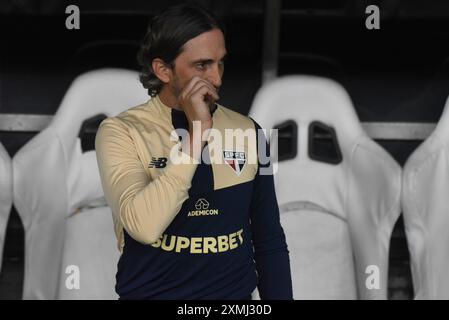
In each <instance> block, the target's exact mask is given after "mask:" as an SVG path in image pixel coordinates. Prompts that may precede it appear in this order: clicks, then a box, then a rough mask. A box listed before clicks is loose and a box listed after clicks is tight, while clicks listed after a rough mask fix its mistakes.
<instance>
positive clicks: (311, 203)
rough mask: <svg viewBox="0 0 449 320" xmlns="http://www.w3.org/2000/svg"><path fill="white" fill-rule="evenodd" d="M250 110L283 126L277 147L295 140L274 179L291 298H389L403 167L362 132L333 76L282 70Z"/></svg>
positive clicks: (265, 122)
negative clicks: (286, 249) (392, 242)
mask: <svg viewBox="0 0 449 320" xmlns="http://www.w3.org/2000/svg"><path fill="white" fill-rule="evenodd" d="M250 116H251V117H252V118H253V119H254V120H255V121H257V122H258V123H259V124H260V125H261V127H262V128H266V129H273V128H276V127H279V126H280V127H281V128H283V129H280V130H279V145H277V142H276V141H274V142H273V143H272V147H274V149H276V146H278V147H279V150H280V151H282V150H281V149H282V148H283V147H282V146H281V143H284V144H285V140H286V137H287V138H288V137H289V139H287V140H288V141H290V143H293V145H291V146H290V148H287V149H286V150H290V151H289V153H290V155H288V154H287V155H285V154H282V153H280V154H279V157H280V159H281V158H284V159H285V160H283V161H280V162H279V163H278V170H277V172H276V173H275V184H276V193H277V197H278V202H279V206H280V210H281V223H282V226H283V228H284V231H285V234H286V237H287V244H288V247H289V252H290V263H291V269H292V281H293V295H294V298H295V299H386V298H387V289H388V288H387V280H388V256H389V245H390V236H391V232H392V229H393V227H394V224H395V222H396V220H397V218H398V217H399V214H400V193H401V168H400V167H399V165H398V164H397V163H396V161H395V160H394V159H393V158H392V157H391V156H390V155H389V154H388V153H387V152H386V151H385V150H384V149H382V148H381V147H380V146H379V145H378V144H377V143H375V142H374V141H373V140H372V139H370V138H369V137H368V136H367V134H366V133H365V132H364V130H363V128H362V126H361V124H360V122H359V119H358V118H357V115H356V113H355V110H354V108H353V105H352V102H351V100H350V97H349V96H348V94H347V92H346V91H345V90H344V88H343V87H342V86H340V85H339V84H338V83H336V82H334V81H332V80H330V79H325V78H320V77H315V76H301V75H298V76H286V77H281V78H279V79H277V80H274V81H272V82H270V83H268V84H267V85H265V86H263V87H262V88H261V89H260V91H259V92H258V93H257V95H256V97H255V100H254V102H253V105H252V108H251V111H250ZM289 128H290V129H289ZM321 149H322V150H324V153H323V151H320V150H321ZM282 152H284V151H282ZM272 156H274V154H272Z"/></svg>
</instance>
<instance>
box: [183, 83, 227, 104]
mask: <svg viewBox="0 0 449 320" xmlns="http://www.w3.org/2000/svg"><path fill="white" fill-rule="evenodd" d="M197 94H199V95H201V96H202V97H205V96H206V95H210V96H211V97H212V99H214V100H218V99H219V98H220V97H219V96H218V94H217V92H216V90H213V89H211V88H210V86H208V85H205V84H203V85H202V86H200V87H198V88H196V89H195V90H192V94H191V95H190V96H191V97H193V96H195V95H197Z"/></svg>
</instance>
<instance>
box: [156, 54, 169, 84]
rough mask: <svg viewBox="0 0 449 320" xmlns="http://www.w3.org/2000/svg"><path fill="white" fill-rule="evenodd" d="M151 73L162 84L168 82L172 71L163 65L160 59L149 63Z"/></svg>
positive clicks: (165, 64) (166, 65)
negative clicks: (151, 69)
mask: <svg viewBox="0 0 449 320" xmlns="http://www.w3.org/2000/svg"><path fill="white" fill-rule="evenodd" d="M151 66H152V68H153V72H154V74H155V75H156V77H158V79H159V80H161V81H162V82H163V83H168V82H170V79H171V73H172V70H171V68H170V66H169V65H168V64H167V63H165V62H164V61H163V60H162V59H159V58H155V59H153V61H152V62H151Z"/></svg>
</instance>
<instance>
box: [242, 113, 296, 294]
mask: <svg viewBox="0 0 449 320" xmlns="http://www.w3.org/2000/svg"><path fill="white" fill-rule="evenodd" d="M255 127H256V129H260V126H259V125H258V124H257V123H256V122H255ZM256 134H257V133H256ZM257 137H258V139H261V138H263V139H264V141H259V143H258V145H259V146H260V145H261V143H263V144H265V147H266V149H265V150H266V151H267V159H269V156H270V155H269V147H268V144H267V143H266V141H265V137H264V136H263V135H262V136H261V137H260V136H259V135H257ZM258 153H259V152H258ZM270 164H271V161H270V162H269V163H266V164H264V163H261V162H260V158H259V168H258V172H257V175H256V178H255V181H254V189H253V195H252V199H251V209H250V210H251V212H250V216H251V229H252V240H253V246H254V257H255V261H256V269H257V273H258V278H259V280H258V290H259V295H260V298H261V299H264V300H265V299H282V300H291V299H293V293H292V280H291V273H290V259H289V252H288V248H287V243H286V239H285V234H284V230H283V229H282V226H281V223H280V217H279V206H278V203H277V199H276V193H275V188H274V179H273V172H272V170H271V169H269V168H270Z"/></svg>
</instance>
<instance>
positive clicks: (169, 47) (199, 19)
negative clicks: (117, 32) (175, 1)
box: [137, 4, 224, 97]
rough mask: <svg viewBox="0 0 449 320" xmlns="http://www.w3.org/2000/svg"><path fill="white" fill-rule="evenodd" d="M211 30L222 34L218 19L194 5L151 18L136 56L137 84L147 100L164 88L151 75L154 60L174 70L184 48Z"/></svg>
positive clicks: (170, 8) (169, 10)
mask: <svg viewBox="0 0 449 320" xmlns="http://www.w3.org/2000/svg"><path fill="white" fill-rule="evenodd" d="M212 29H220V30H221V31H222V32H223V34H224V27H223V25H222V24H221V23H220V22H219V21H218V19H217V18H216V17H215V16H214V15H213V14H212V13H211V12H209V11H207V10H206V9H204V8H203V7H200V6H199V5H196V4H181V5H176V6H172V7H169V8H167V9H165V10H163V11H161V12H160V13H159V14H157V15H156V16H154V18H153V19H152V21H151V22H150V25H149V26H148V30H147V33H146V35H145V37H144V38H143V41H142V45H141V47H140V50H139V53H138V55H137V60H138V62H139V65H140V66H141V67H142V70H141V72H140V82H141V83H142V85H143V86H144V88H146V89H148V93H149V95H150V96H152V97H154V96H155V95H157V94H158V93H159V91H160V90H161V88H162V85H163V83H162V82H161V81H160V80H159V79H158V78H157V77H156V75H155V74H154V72H153V67H152V61H153V59H155V58H159V59H161V60H163V61H164V62H165V63H166V64H168V65H170V66H171V67H172V68H174V61H175V59H176V57H177V56H178V55H179V54H180V53H181V52H182V50H183V46H184V44H185V43H186V42H187V41H189V40H190V39H193V38H195V37H197V36H199V35H200V34H202V33H204V32H207V31H210V30H212Z"/></svg>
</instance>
